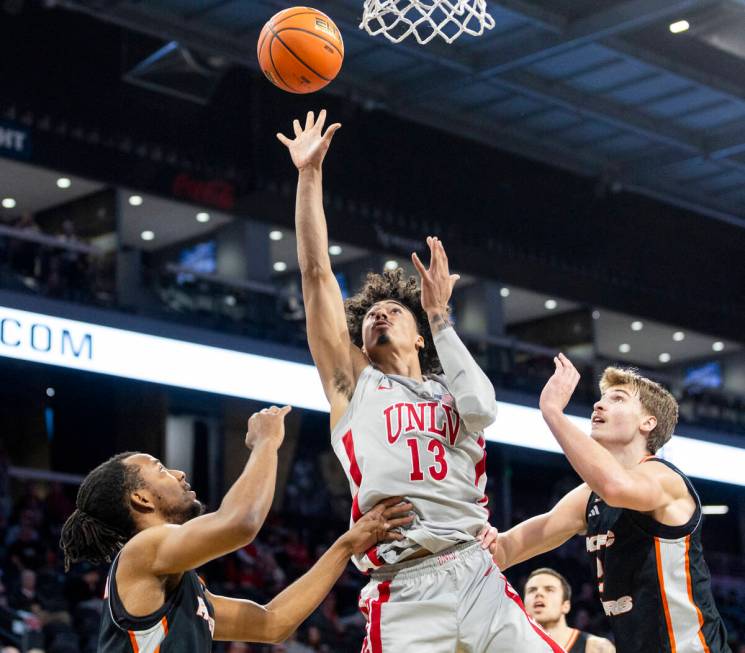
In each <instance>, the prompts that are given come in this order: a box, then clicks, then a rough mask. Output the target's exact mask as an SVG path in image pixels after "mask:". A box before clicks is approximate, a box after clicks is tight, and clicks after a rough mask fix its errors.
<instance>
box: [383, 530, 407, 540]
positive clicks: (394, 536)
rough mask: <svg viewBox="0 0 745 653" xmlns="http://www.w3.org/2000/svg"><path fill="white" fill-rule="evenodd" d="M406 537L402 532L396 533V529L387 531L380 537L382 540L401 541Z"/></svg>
mask: <svg viewBox="0 0 745 653" xmlns="http://www.w3.org/2000/svg"><path fill="white" fill-rule="evenodd" d="M403 539H404V535H402V534H401V533H396V532H395V531H390V532H388V533H386V534H385V535H384V536H383V537H381V538H380V541H381V542H400V541H401V540H403Z"/></svg>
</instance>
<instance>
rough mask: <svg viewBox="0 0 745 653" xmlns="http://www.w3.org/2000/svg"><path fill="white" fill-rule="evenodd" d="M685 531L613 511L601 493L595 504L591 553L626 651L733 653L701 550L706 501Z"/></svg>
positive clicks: (590, 516) (590, 507) (621, 652)
mask: <svg viewBox="0 0 745 653" xmlns="http://www.w3.org/2000/svg"><path fill="white" fill-rule="evenodd" d="M648 460H655V461H657V462H661V463H663V464H665V465H667V466H668V467H669V468H670V469H672V470H673V471H675V472H676V473H678V474H680V476H681V477H682V478H683V480H684V481H685V484H686V486H687V488H688V492H690V494H691V496H692V497H693V500H694V501H695V503H696V509H695V511H694V513H693V516H692V517H691V519H690V520H689V521H688V523H687V524H684V525H683V526H665V525H664V524H660V523H659V522H657V521H655V520H654V519H652V518H651V517H649V516H647V515H644V514H642V513H640V512H637V511H635V510H627V509H625V508H612V507H610V506H608V505H606V504H605V502H604V501H603V500H602V499H601V498H600V497H599V496H598V495H596V494H595V493H594V492H593V493H592V494H591V495H590V499H589V501H588V502H587V514H586V517H587V551H588V552H589V553H590V555H591V556H592V558H593V565H594V567H595V571H596V573H597V579H598V590H599V592H600V600H601V601H602V604H603V609H604V611H605V614H606V615H607V616H608V617H609V618H610V623H611V626H612V628H613V635H614V638H615V642H616V649H617V651H618V653H731V650H730V648H729V646H728V644H727V633H726V631H725V628H724V624H723V623H722V619H721V617H720V616H719V612H718V611H717V608H716V605H715V604H714V597H713V596H712V593H711V578H710V575H709V569H708V568H707V566H706V562H705V561H704V555H703V550H702V547H701V501H700V499H699V497H698V494H696V490H695V489H694V488H693V485H692V484H691V482H690V481H689V480H688V478H687V477H686V476H685V475H684V474H683V473H682V472H681V471H680V470H679V469H677V468H676V467H675V466H674V465H672V464H670V463H669V462H667V461H665V460H661V459H659V458H649V459H648Z"/></svg>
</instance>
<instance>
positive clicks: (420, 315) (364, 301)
mask: <svg viewBox="0 0 745 653" xmlns="http://www.w3.org/2000/svg"><path fill="white" fill-rule="evenodd" d="M386 299H392V300H395V301H397V302H400V303H401V304H403V306H405V307H406V308H407V309H408V310H409V311H411V313H412V314H413V315H414V319H415V320H416V326H417V331H418V332H419V335H421V336H423V337H424V347H422V348H421V349H420V350H419V365H420V366H421V368H422V374H425V375H430V374H442V365H440V359H439V358H438V356H437V350H436V349H435V343H434V340H433V339H432V331H431V330H430V328H429V319H428V318H427V313H426V312H425V311H424V309H423V308H422V301H421V291H420V290H419V285H418V284H417V280H416V278H415V277H408V278H407V277H406V276H405V273H404V270H403V269H402V268H397V269H396V270H386V271H385V272H383V274H376V273H375V272H368V274H367V278H366V279H365V283H364V285H363V286H362V289H361V290H360V291H359V292H358V293H357V294H356V295H354V296H353V297H350V298H349V299H347V301H346V302H345V303H344V305H345V308H346V313H347V326H348V328H349V335H350V337H351V339H352V342H353V343H354V344H355V345H357V346H358V347H362V322H363V321H364V319H365V315H367V312H368V311H369V310H370V307H371V306H372V305H373V304H375V303H377V302H380V301H384V300H386ZM448 314H450V307H448Z"/></svg>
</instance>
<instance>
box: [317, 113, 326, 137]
mask: <svg viewBox="0 0 745 653" xmlns="http://www.w3.org/2000/svg"><path fill="white" fill-rule="evenodd" d="M325 124H326V109H321V111H320V113H319V114H318V120H316V124H315V127H316V130H317V131H318V132H322V131H323V126H324V125H325Z"/></svg>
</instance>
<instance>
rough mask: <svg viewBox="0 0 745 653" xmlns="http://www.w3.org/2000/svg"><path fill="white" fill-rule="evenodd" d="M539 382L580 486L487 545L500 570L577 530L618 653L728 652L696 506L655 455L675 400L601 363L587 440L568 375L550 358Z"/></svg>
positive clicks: (682, 481) (549, 419) (546, 413)
mask: <svg viewBox="0 0 745 653" xmlns="http://www.w3.org/2000/svg"><path fill="white" fill-rule="evenodd" d="M554 362H555V364H556V371H555V373H554V375H553V376H552V377H551V378H550V379H549V381H548V383H547V384H546V386H545V387H544V389H543V392H542V393H541V398H540V408H541V412H542V413H543V418H544V419H545V421H546V423H547V424H548V426H549V428H550V429H551V432H552V433H553V434H554V437H556V439H557V440H558V442H559V444H560V445H561V448H562V449H563V450H564V453H565V454H566V456H567V458H568V459H569V462H570V463H571V465H572V467H574V469H575V471H576V472H577V473H578V474H579V475H580V477H581V478H582V479H584V481H585V483H583V484H582V485H580V486H579V487H577V488H575V489H574V490H572V491H571V492H569V493H568V494H567V495H566V496H565V497H564V498H563V499H561V500H560V501H559V502H558V503H557V504H556V506H554V508H553V509H552V510H551V511H550V512H547V513H546V514H544V515H539V516H537V517H533V518H531V519H528V520H527V521H524V522H523V523H521V524H518V525H517V526H515V527H513V528H511V529H510V530H509V531H507V532H506V533H502V534H500V535H499V539H498V540H497V542H496V543H494V544H492V545H491V551H492V553H493V554H494V557H495V561H496V562H497V564H498V565H499V566H500V568H502V569H506V568H508V567H510V566H512V565H514V564H517V563H518V562H522V561H524V560H528V559H530V558H532V557H533V556H536V555H538V554H540V553H544V552H546V551H550V550H551V549H554V548H556V547H557V546H559V545H560V544H562V543H564V542H565V541H566V540H568V539H569V538H570V537H571V536H572V535H578V534H585V535H586V542H587V551H588V553H589V554H590V555H591V556H592V559H593V562H594V565H593V566H594V568H595V570H596V572H597V582H598V591H599V593H600V600H601V602H602V606H603V610H604V612H605V614H606V615H607V616H608V617H609V619H610V623H611V627H612V630H613V638H614V640H615V644H616V650H617V651H618V653H731V651H730V647H729V645H728V644H727V633H726V631H725V628H724V624H723V623H722V619H721V617H720V616H719V612H718V611H717V608H716V605H715V603H714V597H713V596H712V593H711V578H710V575H709V570H708V568H707V566H706V562H705V561H704V556H703V550H702V546H701V501H700V500H699V498H698V495H697V494H696V490H695V489H694V487H693V485H692V484H691V482H690V480H688V478H687V477H686V476H685V475H684V474H683V473H682V472H681V471H680V470H679V469H677V468H676V467H675V466H674V465H672V464H671V463H669V462H667V461H665V460H663V459H662V458H659V457H656V456H655V454H656V453H657V451H658V450H659V449H660V448H661V447H662V446H663V445H664V444H665V443H666V442H667V441H668V440H670V438H671V437H672V433H673V429H674V428H675V424H676V423H677V420H678V404H677V402H676V401H675V398H674V397H673V396H672V395H671V394H670V393H669V392H668V391H667V390H665V389H664V388H663V387H662V386H660V385H659V384H657V383H655V382H654V381H650V380H649V379H647V378H645V377H643V376H641V375H640V374H639V373H637V372H636V371H634V370H629V369H619V368H615V367H609V368H608V369H606V370H605V373H604V374H603V377H602V379H601V381H600V390H601V392H602V394H601V397H600V399H599V400H598V401H597V402H596V403H595V406H594V409H593V413H592V430H591V437H590V438H588V437H587V435H586V434H585V433H583V432H582V431H581V430H580V429H578V428H577V427H576V426H575V425H574V424H573V423H572V422H571V421H570V420H569V419H568V418H567V417H566V416H565V415H564V409H565V408H566V406H567V404H568V403H569V399H570V398H571V396H572V394H573V393H574V390H575V388H576V387H577V383H578V381H579V373H578V372H577V370H576V369H575V368H574V366H573V365H572V363H571V362H570V361H569V359H568V358H567V357H566V356H564V355H563V354H559V356H557V357H556V358H555V359H554Z"/></svg>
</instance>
